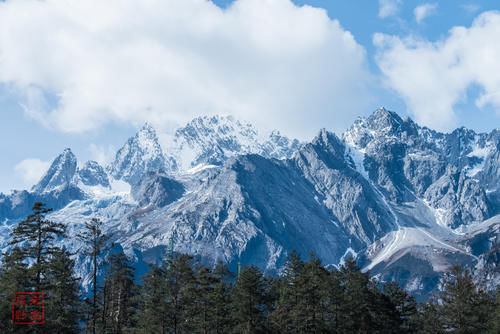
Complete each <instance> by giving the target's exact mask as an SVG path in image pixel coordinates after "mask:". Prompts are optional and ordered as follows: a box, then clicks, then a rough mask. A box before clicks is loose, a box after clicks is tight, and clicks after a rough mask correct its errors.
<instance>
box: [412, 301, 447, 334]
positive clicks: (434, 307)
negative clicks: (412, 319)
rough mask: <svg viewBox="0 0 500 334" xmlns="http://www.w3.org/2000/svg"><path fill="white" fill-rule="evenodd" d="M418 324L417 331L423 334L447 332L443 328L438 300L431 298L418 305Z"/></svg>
mask: <svg viewBox="0 0 500 334" xmlns="http://www.w3.org/2000/svg"><path fill="white" fill-rule="evenodd" d="M416 326H417V332H418V333H421V334H441V333H445V331H444V330H443V319H442V315H441V307H440V306H439V305H438V303H437V301H435V300H429V301H428V302H426V303H422V304H420V305H419V306H418V313H417V318H416Z"/></svg>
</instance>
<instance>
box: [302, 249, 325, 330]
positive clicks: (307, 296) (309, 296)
mask: <svg viewBox="0 0 500 334" xmlns="http://www.w3.org/2000/svg"><path fill="white" fill-rule="evenodd" d="M328 275H329V273H328V271H327V270H326V269H325V268H324V267H323V266H322V265H321V260H319V259H317V258H316V257H315V256H314V254H313V253H311V254H310V257H309V261H308V262H306V263H305V264H304V268H303V271H302V273H301V274H300V275H299V276H298V281H299V282H298V287H299V289H298V290H299V295H298V297H299V298H298V304H297V310H296V312H295V314H296V316H297V321H298V327H297V328H298V330H299V332H301V333H322V332H324V331H325V330H326V319H325V317H326V313H327V312H326V309H327V298H326V297H327V294H326V285H325V284H326V282H327V277H328Z"/></svg>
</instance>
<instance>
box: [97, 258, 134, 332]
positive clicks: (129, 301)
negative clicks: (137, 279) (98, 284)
mask: <svg viewBox="0 0 500 334" xmlns="http://www.w3.org/2000/svg"><path fill="white" fill-rule="evenodd" d="M108 261H109V263H110V268H109V272H108V274H107V276H106V279H105V281H104V294H103V299H104V300H103V308H102V316H103V319H102V327H103V331H104V332H112V333H116V334H120V333H124V332H127V331H128V330H129V329H131V328H134V326H135V321H134V319H135V316H134V313H135V310H136V305H135V304H134V301H135V300H134V296H135V295H136V293H137V291H136V289H137V287H136V285H135V284H134V269H133V268H132V266H131V265H130V264H129V259H128V258H127V257H126V256H125V255H124V254H123V253H118V254H112V255H110V256H109V259H108Z"/></svg>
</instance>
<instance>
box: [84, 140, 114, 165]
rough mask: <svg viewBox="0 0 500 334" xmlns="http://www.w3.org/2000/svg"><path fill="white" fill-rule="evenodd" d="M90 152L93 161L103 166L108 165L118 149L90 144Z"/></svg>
mask: <svg viewBox="0 0 500 334" xmlns="http://www.w3.org/2000/svg"><path fill="white" fill-rule="evenodd" d="M89 151H90V157H91V159H92V160H95V161H97V162H98V163H99V164H100V165H101V166H106V165H108V164H109V163H110V162H111V161H113V158H114V157H115V154H116V148H115V147H114V146H113V145H107V146H106V145H98V144H90V146H89Z"/></svg>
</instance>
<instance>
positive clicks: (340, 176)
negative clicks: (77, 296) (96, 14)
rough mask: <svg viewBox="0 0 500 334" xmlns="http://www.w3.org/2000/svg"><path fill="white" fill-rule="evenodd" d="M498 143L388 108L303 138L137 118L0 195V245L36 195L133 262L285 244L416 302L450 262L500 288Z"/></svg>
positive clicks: (270, 259)
mask: <svg viewBox="0 0 500 334" xmlns="http://www.w3.org/2000/svg"><path fill="white" fill-rule="evenodd" d="M159 138H161V139H162V140H161V143H162V144H163V147H161V146H160V140H159ZM499 152H500V131H499V130H494V131H492V132H491V133H489V134H477V133H475V132H474V131H472V130H468V129H465V128H460V129H457V130H455V131H453V132H452V133H449V134H444V133H439V132H436V131H433V130H430V129H428V128H425V127H420V126H419V125H418V124H416V123H415V122H413V121H412V120H411V119H409V118H405V119H403V118H401V117H400V116H399V115H397V114H396V113H394V112H391V111H388V110H386V109H383V108H380V109H378V110H376V111H375V112H374V113H373V114H372V115H370V116H369V117H367V118H360V119H358V120H356V121H355V122H354V124H353V125H352V126H351V128H350V129H349V130H347V131H346V132H345V133H343V134H342V135H341V136H337V135H336V134H334V133H331V132H328V131H327V130H321V131H319V133H318V135H317V136H316V137H315V138H314V139H313V140H312V141H310V142H308V143H301V142H299V141H297V140H293V139H288V138H287V137H285V136H282V135H281V134H280V133H279V132H277V131H273V132H272V133H271V134H270V135H269V136H268V137H265V136H264V137H261V136H259V134H258V131H257V130H256V129H255V128H254V127H253V126H251V125H250V124H247V123H244V122H240V121H237V120H235V119H234V118H232V117H226V116H213V117H199V118H196V119H194V120H193V121H191V122H189V123H188V124H187V125H186V126H185V127H182V128H180V129H178V130H177V131H175V132H174V134H173V135H172V136H170V137H168V136H165V135H160V136H157V134H156V132H155V130H154V129H153V128H152V127H151V126H150V125H148V124H146V125H145V126H144V127H143V128H142V129H140V130H139V131H138V133H137V134H136V135H135V136H133V137H132V138H130V139H129V140H128V141H127V142H126V143H125V145H124V146H123V147H122V148H121V149H120V150H119V151H118V152H117V154H116V157H115V160H114V161H113V162H112V163H111V164H110V165H109V166H107V168H106V169H105V168H103V167H101V166H100V165H99V164H98V163H97V162H93V161H89V162H87V163H85V164H84V165H83V166H80V167H77V160H76V157H75V156H74V155H73V153H71V151H70V150H69V149H67V150H65V151H64V152H63V153H62V154H61V155H59V156H58V157H57V158H56V159H55V160H54V162H53V164H52V165H51V167H50V168H49V170H48V171H47V173H46V174H45V175H44V177H43V178H42V179H41V180H40V182H39V183H38V184H37V185H35V186H34V187H33V188H32V190H31V191H15V192H13V193H12V194H9V195H4V194H0V223H2V222H3V224H0V245H1V247H2V248H3V249H5V247H8V246H7V243H8V239H9V237H8V235H9V231H10V226H11V225H12V224H14V223H15V222H16V221H18V220H19V219H22V218H24V217H25V216H26V215H27V214H29V213H30V208H31V206H32V205H33V203H34V202H35V201H44V202H46V203H47V205H48V206H49V207H53V208H54V209H55V211H54V213H52V214H51V219H54V220H57V221H61V222H63V223H66V224H67V225H68V231H69V232H68V233H69V234H70V236H71V235H76V234H77V233H78V232H79V231H80V229H81V228H82V226H83V225H84V223H85V222H86V221H88V220H90V219H91V218H93V217H98V218H101V219H102V220H103V221H105V222H106V225H105V231H107V232H110V233H112V235H113V237H112V239H113V240H112V241H113V242H114V243H115V245H119V246H120V247H121V248H123V250H124V252H125V253H126V254H128V255H129V256H131V257H132V258H133V259H134V261H136V262H137V265H138V268H142V264H144V263H147V262H156V263H158V262H160V261H161V260H162V258H163V257H164V256H165V252H166V251H167V249H168V247H169V244H170V242H171V241H173V243H174V250H175V251H177V252H187V253H191V254H193V255H195V256H197V257H198V258H200V259H201V260H202V261H204V262H206V263H208V264H214V263H215V262H216V261H218V260H222V261H224V262H227V263H228V264H229V267H230V268H231V269H235V267H236V264H237V263H238V262H242V263H247V264H250V263H252V264H256V265H258V266H259V267H261V268H262V269H263V270H264V271H266V272H268V273H279V272H280V270H281V269H282V266H283V264H284V262H285V260H286V256H287V254H289V253H290V252H291V250H292V249H296V250H297V251H298V252H299V253H300V254H302V255H303V256H305V257H307V256H308V253H309V252H310V251H313V252H314V253H315V254H316V255H317V256H319V257H320V258H321V259H322V260H323V263H324V264H326V265H334V266H337V265H339V263H342V261H343V260H344V258H345V257H346V256H348V255H353V256H356V257H357V259H358V261H359V263H360V265H362V266H363V267H364V269H365V270H371V273H372V274H373V275H375V276H377V277H378V278H379V279H381V280H391V279H396V280H398V281H399V282H400V283H401V284H402V285H403V286H404V287H405V288H406V289H407V290H408V291H411V292H412V293H413V294H414V295H416V296H418V297H419V298H421V299H424V298H425V297H426V296H427V295H428V294H429V293H431V292H432V291H434V289H436V286H437V283H438V282H439V279H440V277H441V275H442V273H443V272H444V271H446V270H447V269H448V268H449V267H450V266H451V265H452V264H455V263H459V264H462V265H466V266H469V267H471V268H474V270H475V271H474V272H475V275H476V277H477V279H478V280H481V279H483V280H489V281H490V282H498V283H499V284H500V271H499V270H497V267H496V265H497V260H496V259H497V258H498V254H497V253H498V242H497V241H496V240H497V239H499V238H500V237H499V230H500V218H499V217H500V215H499V213H500V182H498V181H499V180H500V170H499V166H500V153H499ZM118 186H119V187H118ZM65 243H66V246H67V247H68V249H70V250H73V251H77V250H78V249H79V248H80V247H81V245H79V244H78V242H77V241H76V239H75V238H68V240H66V241H65ZM76 260H77V263H78V268H82V272H81V273H80V275H81V276H82V277H87V275H88V272H87V271H86V270H87V269H88V268H89V267H88V265H87V263H86V262H85V261H86V260H85V259H83V258H80V257H78V256H77V257H76ZM85 268H87V269H85ZM490 285H491V288H493V287H494V285H495V286H496V283H495V284H490Z"/></svg>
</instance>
